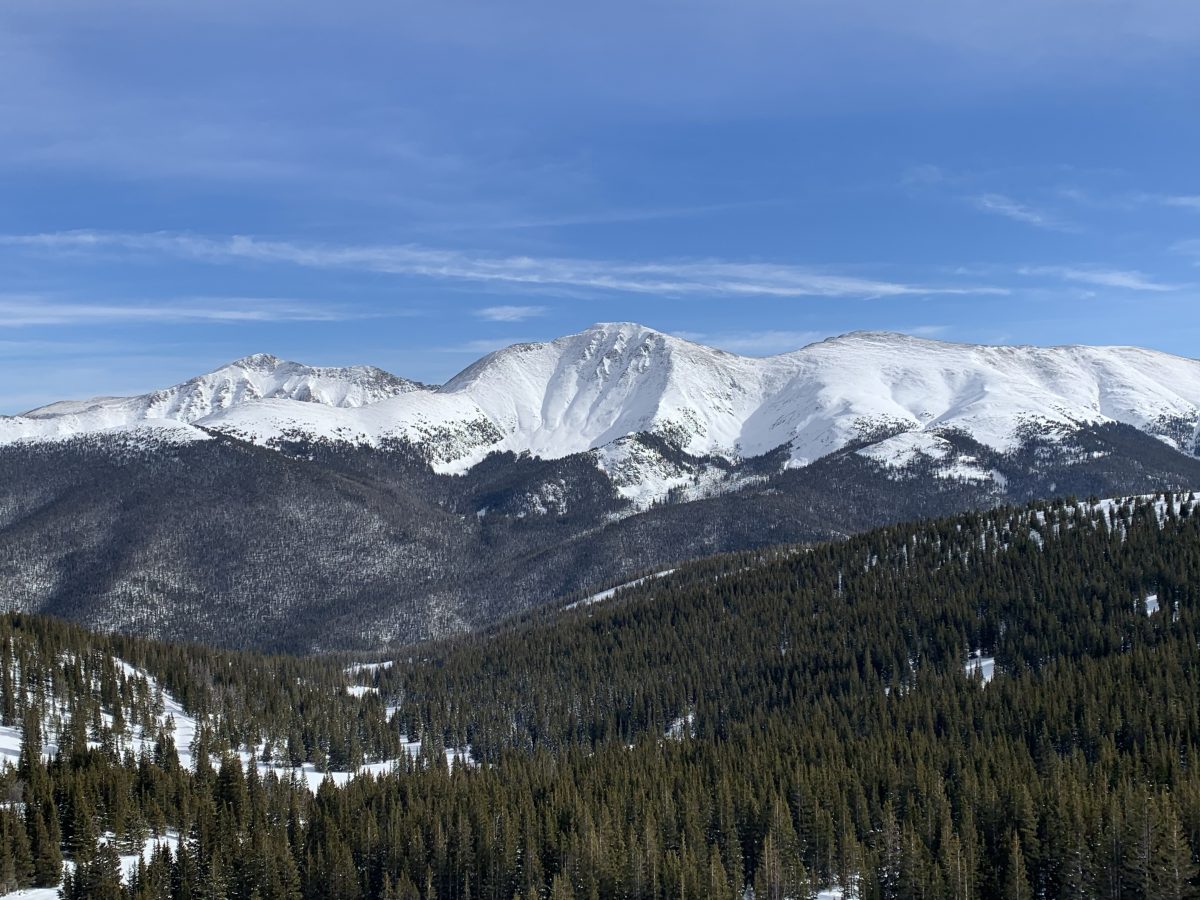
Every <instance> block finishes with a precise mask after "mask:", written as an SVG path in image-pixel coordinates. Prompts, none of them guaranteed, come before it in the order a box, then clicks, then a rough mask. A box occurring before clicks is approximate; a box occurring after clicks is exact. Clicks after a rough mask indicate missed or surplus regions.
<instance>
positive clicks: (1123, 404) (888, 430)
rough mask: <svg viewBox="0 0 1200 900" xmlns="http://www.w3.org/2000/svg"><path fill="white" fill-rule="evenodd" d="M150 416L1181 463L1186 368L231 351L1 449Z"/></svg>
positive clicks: (861, 348)
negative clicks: (1124, 441)
mask: <svg viewBox="0 0 1200 900" xmlns="http://www.w3.org/2000/svg"><path fill="white" fill-rule="evenodd" d="M169 421H170V422H175V423H178V422H187V423H194V424H195V425H198V426H202V427H203V428H206V429H209V430H214V431H225V432H229V433H231V434H236V435H238V436H239V437H243V438H246V439H248V440H253V441H257V442H260V443H264V444H265V443H269V442H271V441H272V440H275V439H279V438H296V437H319V438H325V439H330V440H335V441H347V442H353V443H364V444H378V443H379V442H380V441H383V440H387V439H390V438H395V439H402V440H406V441H410V442H412V443H414V444H416V445H418V446H420V447H422V448H423V449H424V450H425V451H426V455H427V457H428V458H429V459H430V461H431V462H432V463H433V464H434V465H435V467H436V468H438V469H439V470H441V471H462V470H463V469H465V468H467V467H469V466H471V465H473V464H474V463H475V462H477V461H478V460H480V459H482V458H483V456H485V455H486V454H487V453H488V452H490V451H492V450H512V451H516V452H521V451H529V452H531V453H532V454H534V455H536V456H543V457H561V456H566V455H569V454H573V453H578V452H583V451H587V450H592V449H597V448H610V447H613V445H614V444H615V443H616V442H618V441H620V440H621V439H622V438H626V437H628V436H629V435H632V434H638V433H643V432H652V433H655V434H658V435H660V436H662V437H664V438H666V439H667V440H668V441H669V442H670V443H671V444H672V445H674V446H676V447H679V448H680V449H682V450H684V451H686V452H687V453H689V454H692V455H695V456H701V455H706V454H714V455H720V456H724V457H727V458H731V459H737V458H744V457H750V456H755V455H759V454H762V453H764V452H767V451H770V450H774V449H776V448H778V447H782V446H787V447H788V448H789V449H790V458H791V460H792V463H791V464H793V465H805V464H807V463H809V462H812V461H813V460H815V459H818V458H820V457H821V456H824V455H826V454H828V453H830V452H833V451H835V450H838V449H841V448H842V447H845V446H846V445H847V444H850V443H852V442H865V443H867V444H873V445H874V446H873V447H871V448H870V449H869V453H870V455H872V456H873V457H874V458H876V459H878V460H879V461H881V462H883V463H885V464H902V463H903V462H906V461H910V460H911V459H912V458H913V456H914V454H922V455H929V456H933V457H934V458H937V456H938V454H939V453H941V452H942V446H941V444H940V443H939V441H940V438H939V437H938V435H939V434H940V433H942V432H944V430H946V429H958V430H962V431H964V432H966V433H967V434H969V435H970V436H972V437H974V438H975V439H976V440H978V441H979V442H981V443H983V444H985V445H987V446H990V447H993V448H996V449H999V450H1006V449H1011V448H1013V447H1015V446H1017V445H1019V444H1020V443H1021V441H1022V440H1023V439H1024V438H1025V437H1027V436H1029V435H1030V434H1038V435H1042V436H1051V437H1053V436H1055V435H1057V434H1066V433H1069V432H1070V431H1071V430H1073V429H1076V428H1078V427H1080V426H1082V425H1086V424H1092V423H1105V422H1122V423H1126V424H1129V425H1132V426H1134V427H1137V428H1139V429H1142V430H1143V431H1146V432H1148V433H1151V434H1155V435H1158V436H1160V437H1161V438H1162V439H1163V440H1164V441H1166V442H1168V443H1169V444H1171V445H1172V446H1174V447H1175V448H1176V449H1179V450H1181V451H1183V452H1186V453H1189V454H1195V453H1196V443H1197V438H1198V436H1200V362H1198V361H1196V360H1191V359H1185V358H1181V357H1176V356H1170V355H1168V354H1165V353H1158V352H1155V351H1151V350H1141V349H1136V348H1129V347H1079V346H1070V347H1052V348H1042V347H986V346H973V345H965V344H951V343H945V342H940V341H932V340H924V339H920V338H914V337H908V336H905V335H899V334H890V333H879V332H856V333H853V334H848V335H843V336H841V337H837V338H830V339H829V340H825V341H822V342H820V343H816V344H812V345H810V346H808V347H804V348H802V349H800V350H797V351H794V352H792V353H786V354H782V355H779V356H774V357H768V358H752V357H742V356H736V355H734V354H730V353H726V352H723V351H720V350H714V349H712V348H708V347H703V346H700V345H698V344H694V343H690V342H688V341H684V340H681V339H678V338H674V337H671V336H669V335H665V334H662V333H659V332H656V331H653V330H651V329H648V328H644V327H642V326H639V325H634V324H628V323H619V324H600V325H595V326H592V327H591V328H589V329H587V330H585V331H583V332H581V333H579V334H575V335H569V336H567V337H563V338H559V339H558V340H555V341H550V342H548V343H542V344H520V345H516V346H513V347H509V348H507V349H505V350H501V351H498V352H496V353H493V354H490V355H488V356H486V357H484V358H483V359H481V360H479V361H478V362H477V363H475V364H474V365H472V366H470V367H469V368H467V369H466V370H465V371H463V372H462V373H461V374H459V375H458V376H456V377H455V378H453V379H452V380H451V381H450V382H449V383H447V384H446V385H444V386H442V387H440V388H425V387H423V386H420V385H417V384H415V383H413V382H409V381H405V380H404V379H400V378H397V377H395V376H391V375H387V374H386V373H383V372H381V371H380V370H377V369H369V368H349V369H310V368H308V367H305V366H300V365H298V364H296V363H286V362H281V361H279V360H277V359H275V358H274V357H267V356H258V357H248V358H247V359H245V360H240V361H239V362H237V363H234V364H231V365H230V366H227V367H225V368H223V369H220V370H218V371H217V372H214V373H211V374H209V375H206V376H201V377H200V378H197V379H193V380H192V381H189V382H187V383H185V384H183V385H179V386H177V387H175V388H170V389H168V390H166V391H161V392H157V393H154V394H149V395H145V396H142V397H134V398H123V399H107V400H105V399H101V400H93V401H87V402H84V403H59V404H53V405H51V406H48V407H44V408H42V409H39V410H34V411H33V412H32V413H29V414H27V415H26V416H25V417H17V418H7V419H0V442H6V441H11V440H18V439H25V440H36V439H39V435H40V434H46V435H51V432H52V435H54V436H57V435H62V434H68V433H79V432H93V431H97V430H100V429H102V428H113V427H129V425H130V424H131V423H143V424H146V425H156V424H166V422H169ZM881 441H883V442H884V443H880V442H881ZM610 455H611V454H610ZM648 465H649V464H648Z"/></svg>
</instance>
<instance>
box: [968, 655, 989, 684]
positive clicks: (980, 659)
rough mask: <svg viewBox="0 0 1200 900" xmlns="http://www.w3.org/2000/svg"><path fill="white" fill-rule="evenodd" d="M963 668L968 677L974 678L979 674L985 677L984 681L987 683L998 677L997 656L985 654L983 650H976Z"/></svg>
mask: <svg viewBox="0 0 1200 900" xmlns="http://www.w3.org/2000/svg"><path fill="white" fill-rule="evenodd" d="M963 668H964V670H965V671H966V673H967V677H968V678H974V677H975V676H976V675H977V674H978V675H979V677H980V678H982V679H983V683H984V684H987V683H988V682H990V681H991V680H992V679H993V678H995V677H996V658H995V657H994V656H984V655H983V651H981V650H975V651H973V652H972V653H971V657H970V659H968V660H967V662H966V665H965V666H964V667H963Z"/></svg>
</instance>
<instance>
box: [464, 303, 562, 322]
mask: <svg viewBox="0 0 1200 900" xmlns="http://www.w3.org/2000/svg"><path fill="white" fill-rule="evenodd" d="M545 313H546V307H544V306H487V307H484V308H483V309H479V310H476V311H475V315H477V316H479V318H481V319H487V320H488V321H489V322H524V321H525V320H526V319H532V318H535V317H536V316H541V315H545Z"/></svg>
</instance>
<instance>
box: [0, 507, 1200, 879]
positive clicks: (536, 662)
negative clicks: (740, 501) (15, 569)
mask: <svg viewBox="0 0 1200 900" xmlns="http://www.w3.org/2000/svg"><path fill="white" fill-rule="evenodd" d="M1197 513H1200V509H1198V508H1197V505H1196V503H1195V502H1194V499H1193V498H1192V497H1190V496H1181V495H1174V496H1162V495H1160V496H1157V497H1154V498H1147V499H1145V500H1142V501H1136V502H1132V501H1131V502H1127V503H1101V502H1099V501H1088V502H1074V501H1065V502H1058V503H1053V504H1040V505H1036V506H1033V507H1022V508H1012V507H1006V508H1003V509H998V510H994V511H991V512H987V513H974V514H967V515H963V516H959V517H955V518H949V519H940V520H936V521H930V522H922V523H915V524H906V525H895V526H890V527H888V528H884V529H880V530H875V531H872V532H869V533H867V534H864V535H861V536H858V537H853V538H850V539H848V540H844V541H840V542H837V543H832V544H825V545H819V546H811V547H796V546H781V547H775V548H771V549H764V550H762V551H758V552H754V553H741V554H733V555H726V556H721V557H715V558H712V559H710V560H707V561H703V562H700V563H696V564H693V565H688V566H683V567H681V568H679V569H678V570H676V571H675V572H673V573H672V574H669V575H664V576H662V577H660V578H656V579H652V580H648V581H646V582H644V583H642V584H641V585H639V586H636V587H632V588H629V589H627V590H624V591H619V592H618V593H617V594H616V596H614V597H612V598H611V599H607V600H603V601H601V602H597V603H592V604H582V605H579V606H576V607H574V608H572V609H570V610H565V611H563V612H561V613H559V614H555V615H550V614H547V613H545V612H541V613H537V614H533V615H531V616H530V617H528V618H526V619H525V620H521V621H511V622H509V623H507V624H505V625H502V626H499V627H497V628H496V629H495V630H493V631H491V632H490V633H486V634H480V635H475V636H471V637H464V638H456V639H453V640H449V641H445V642H439V643H430V644H424V645H419V646H417V647H414V648H411V649H410V650H406V651H405V652H404V653H403V654H402V655H401V656H400V657H398V658H396V659H394V660H390V661H388V662H387V663H386V664H384V665H377V666H369V667H360V668H351V669H350V670H349V672H347V671H346V668H347V667H348V666H349V661H348V660H334V659H331V658H327V659H321V660H311V659H310V660H297V659H289V658H286V657H283V658H270V657H261V656H256V655H252V654H234V653H224V652H218V651H210V650H202V649H199V648H194V647H184V646H170V645H160V644H155V643H152V642H145V641H140V640H134V639H129V638H122V637H98V636H92V635H88V634H87V633H85V632H83V631H80V630H78V629H76V628H74V627H73V626H67V625H64V624H62V623H59V622H56V621H54V620H48V619H39V618H29V617H10V618H8V619H6V620H4V621H3V624H2V626H0V629H2V633H0V645H2V649H3V660H2V662H3V663H4V665H3V667H2V668H3V672H5V673H7V674H6V675H5V679H6V680H5V683H4V685H3V693H4V697H3V699H4V703H3V714H4V717H5V718H4V724H5V726H6V727H7V728H8V729H10V730H11V731H12V733H13V734H14V735H16V734H18V733H23V735H24V744H25V746H24V749H23V752H22V753H21V755H20V759H19V760H18V761H17V763H16V765H15V767H14V768H11V769H9V770H8V771H7V773H6V775H5V776H4V784H5V787H6V788H7V791H8V797H9V801H8V803H7V805H6V806H5V808H4V810H3V812H2V813H0V826H2V828H3V835H4V840H3V841H0V847H2V848H3V852H4V853H5V854H6V855H5V857H4V860H3V865H4V868H3V873H4V878H5V880H6V881H7V884H8V886H10V887H11V886H14V885H17V884H28V883H32V882H38V883H43V884H44V883H47V882H51V881H53V880H54V879H55V878H56V875H57V871H58V870H57V867H58V865H59V862H60V860H61V859H65V860H66V861H67V863H68V880H67V884H66V886H65V888H64V890H65V893H66V896H68V897H118V896H132V897H146V898H151V897H152V898H160V897H180V898H181V897H193V896H195V897H237V898H252V897H258V898H268V897H288V898H299V897H303V898H314V900H315V898H326V897H330V898H367V897H404V898H434V897H437V898H464V900H465V898H468V897H471V898H492V897H495V898H516V897H520V898H522V900H530V898H533V897H551V898H566V897H571V898H605V900H607V898H643V897H644V898H652V897H655V898H657V897H662V898H668V897H671V898H675V897H691V898H708V897H728V898H734V897H742V896H743V893H744V891H745V890H746V889H750V890H752V891H753V892H754V896H755V897H757V898H763V897H771V898H785V897H791V898H800V897H804V896H808V895H810V894H811V893H813V892H814V891H815V890H816V889H817V888H819V887H828V886H831V885H835V884H838V885H841V886H842V887H843V888H845V889H846V891H847V893H848V894H851V895H854V894H856V895H858V896H860V897H863V898H887V900H892V898H916V897H926V898H941V897H945V898H981V900H1008V898H1014V900H1016V898H1031V900H1032V898H1035V897H1055V898H1070V897H1077V898H1085V897H1086V898H1094V897H1103V898H1113V900H1150V898H1168V897H1193V896H1196V895H1197V886H1196V873H1197V869H1196V854H1197V851H1198V850H1200V771H1197V762H1198V760H1200V704H1198V703H1197V702H1196V698H1197V697H1200V515H1197ZM147 679H151V680H152V681H150V680H147ZM348 681H356V682H359V685H360V686H359V687H357V688H355V689H354V690H352V691H350V692H348V691H347V689H346V686H347V682H348ZM159 688H161V690H162V691H163V692H164V693H163V696H162V697H159V690H158V689H159ZM175 701H178V703H179V704H180V705H181V706H182V707H184V708H185V709H186V713H181V714H182V715H186V716H191V717H194V718H195V721H196V722H197V725H196V728H195V731H196V733H197V735H200V739H199V740H198V741H197V742H195V744H194V745H193V746H190V747H189V749H188V752H187V753H186V754H183V755H182V758H181V755H177V754H172V753H171V752H170V750H169V748H168V745H167V741H166V736H165V735H164V734H162V733H161V732H163V731H164V730H165V729H164V728H163V727H162V724H163V713H164V711H165V710H169V709H173V708H174V707H173V706H172V705H171V704H172V703H173V702H175ZM56 717H57V718H56ZM22 724H24V726H25V727H24V728H23V729H22V728H21V726H22ZM39 730H40V731H41V732H42V734H41V739H40V740H38V739H37V732H38V731H39ZM417 739H419V740H420V741H421V749H420V750H419V751H417V750H415V748H413V743H412V742H413V741H415V740H417ZM447 747H449V748H464V751H463V752H464V753H465V754H467V758H464V757H463V756H462V755H459V754H456V753H453V752H451V753H450V754H449V756H450V757H451V758H453V759H455V760H457V761H455V762H452V763H448V761H447V760H448V754H447V753H446V752H445V748H447ZM467 747H469V748H470V749H469V751H467V750H465V748H467ZM410 748H411V749H410ZM178 749H182V748H178ZM250 752H253V753H254V757H255V758H256V759H257V760H259V762H256V763H252V761H251V758H250V756H249V753H250ZM293 754H294V755H293ZM264 757H266V758H268V761H267V762H265V763H263V762H262V760H263V758H264ZM305 759H307V760H309V761H310V767H309V770H310V771H311V770H312V769H323V768H330V769H340V770H342V771H344V772H345V773H346V774H345V775H343V776H339V777H336V778H335V777H332V776H331V777H330V778H329V779H328V780H326V781H325V782H324V783H322V784H320V786H319V788H317V789H316V790H315V792H314V790H313V785H312V784H311V779H309V778H306V777H302V774H301V775H296V776H293V775H291V774H290V771H289V769H288V766H290V765H291V764H292V763H294V762H302V761H303V760H305ZM389 759H390V760H395V762H390V763H387V764H386V765H384V764H382V761H383V760H389ZM373 762H374V763H376V765H370V764H371V763H373ZM363 763H366V764H368V766H369V768H366V769H362V770H359V769H358V767H359V765H360V764H363ZM303 771H304V770H301V772H302V773H303ZM352 771H361V776H360V777H357V778H354V779H352V780H350V779H349V776H350V773H351V772H352ZM156 834H157V835H161V836H163V837H164V839H163V840H161V841H159V839H158V838H155V837H154V836H155V835H156ZM147 839H149V840H150V842H151V843H154V846H159V845H160V844H161V849H157V850H153V852H150V853H149V857H150V859H149V862H148V863H145V864H142V865H140V866H139V865H138V864H137V863H136V859H135V860H134V863H133V865H132V866H130V867H129V870H130V871H129V875H128V878H127V879H126V884H125V885H124V886H122V885H121V879H120V876H119V874H118V872H119V869H120V866H121V855H122V854H123V853H127V852H128V851H129V849H130V848H134V849H135V850H136V849H137V848H144V847H146V846H147ZM72 872H73V873H74V874H70V873H72Z"/></svg>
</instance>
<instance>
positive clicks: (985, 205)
mask: <svg viewBox="0 0 1200 900" xmlns="http://www.w3.org/2000/svg"><path fill="white" fill-rule="evenodd" d="M971 200H972V203H973V204H974V205H975V208H976V209H978V210H979V211H980V212H985V213H988V214H990V215H994V216H1003V217H1004V218H1006V219H1012V220H1013V221H1014V222H1022V223H1024V224H1026V225H1032V226H1034V227H1035V228H1045V229H1048V230H1050V231H1073V230H1074V226H1072V225H1071V224H1070V223H1068V222H1064V221H1063V220H1061V219H1059V218H1058V217H1057V216H1055V215H1053V214H1051V213H1048V212H1046V211H1045V210H1041V209H1037V208H1036V207H1033V206H1030V205H1029V204H1027V203H1022V202H1020V201H1019V200H1014V199H1013V198H1012V197H1009V196H1008V195H1006V194H979V195H978V196H976V197H972V198H971Z"/></svg>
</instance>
